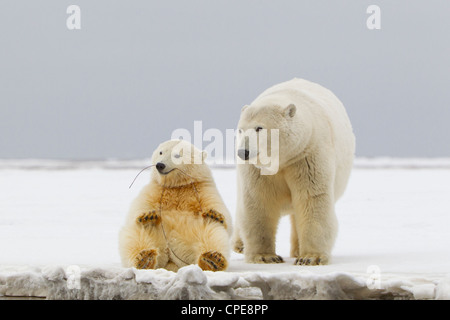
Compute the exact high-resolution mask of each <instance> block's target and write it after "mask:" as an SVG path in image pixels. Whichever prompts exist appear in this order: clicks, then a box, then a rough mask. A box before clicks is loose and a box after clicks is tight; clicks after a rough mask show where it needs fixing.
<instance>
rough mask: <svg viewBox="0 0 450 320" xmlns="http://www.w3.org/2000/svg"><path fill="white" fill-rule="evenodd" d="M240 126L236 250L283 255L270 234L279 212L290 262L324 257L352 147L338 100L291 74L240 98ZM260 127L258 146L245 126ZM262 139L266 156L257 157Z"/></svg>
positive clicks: (259, 257) (266, 259)
mask: <svg viewBox="0 0 450 320" xmlns="http://www.w3.org/2000/svg"><path fill="white" fill-rule="evenodd" d="M238 129H239V133H238V137H237V146H236V148H237V154H238V156H239V158H240V159H242V161H241V162H243V163H240V164H238V165H237V176H238V178H237V191H238V193H237V210H236V227H235V233H234V235H233V247H234V250H235V251H236V252H244V254H245V259H246V261H247V262H251V263H279V262H283V259H282V258H281V257H280V256H278V255H277V254H276V252H275V236H276V230H277V225H278V222H279V219H280V216H281V215H283V214H289V215H290V218H291V226H292V227H291V256H292V257H295V258H297V259H296V260H295V263H296V264H299V265H317V264H327V263H328V262H329V259H330V254H331V250H332V247H333V245H334V242H335V238H336V234H337V229H338V227H337V219H336V215H335V211H334V206H335V202H336V201H337V200H338V199H339V197H341V195H342V194H343V193H344V190H345V188H346V185H347V182H348V179H349V176H350V172H351V169H352V165H353V158H354V152H355V137H354V135H353V130H352V126H351V124H350V120H349V118H348V116H347V113H346V111H345V109H344V106H343V105H342V103H341V102H340V101H339V99H338V98H337V97H336V96H335V95H334V94H333V93H332V92H331V91H329V90H327V89H325V88H324V87H322V86H320V85H318V84H316V83H312V82H310V81H307V80H303V79H293V80H290V81H287V82H283V83H280V84H277V85H275V86H273V87H271V88H269V89H267V90H265V91H264V92H263V93H261V94H260V95H259V96H258V97H257V98H256V99H255V100H254V101H253V102H252V103H251V104H250V105H248V106H244V107H243V108H242V111H241V116H240V119H239V123H238ZM263 129H266V130H263ZM272 129H276V130H272ZM265 131H267V132H268V133H266V135H265V137H266V138H265V139H266V140H267V143H266V144H264V143H263V144H256V146H255V143H253V144H250V143H249V136H250V135H249V134H244V133H248V132H256V136H257V138H258V139H260V140H263V139H261V136H260V134H262V133H263V132H265ZM271 132H274V133H273V134H271ZM275 133H276V135H275ZM273 137H276V138H277V141H272V140H271V139H273ZM259 142H261V141H259ZM259 142H258V143H259ZM273 142H277V143H273ZM264 145H265V146H266V147H267V148H268V150H269V151H268V153H270V157H271V158H273V159H274V161H272V163H268V162H267V161H266V162H265V163H263V162H262V161H260V159H259V157H260V155H261V152H262V151H264V150H260V149H259V148H260V146H264ZM275 156H276V157H275ZM252 160H253V161H252ZM274 163H275V165H274Z"/></svg>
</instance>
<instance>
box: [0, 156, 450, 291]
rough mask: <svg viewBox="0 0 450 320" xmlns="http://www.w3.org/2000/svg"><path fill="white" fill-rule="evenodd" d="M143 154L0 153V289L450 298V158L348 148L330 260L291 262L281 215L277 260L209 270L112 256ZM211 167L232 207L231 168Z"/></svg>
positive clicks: (239, 259) (236, 257)
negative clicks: (350, 157)
mask: <svg viewBox="0 0 450 320" xmlns="http://www.w3.org/2000/svg"><path fill="white" fill-rule="evenodd" d="M145 165H146V163H145V161H128V162H121V161H108V162H82V163H79V162H64V161H62V162H58V161H36V160H25V161H6V160H2V161H0V298H1V296H2V295H3V296H41V297H47V298H50V299H62V298H92V299H93V298H101V299H109V298H122V299H138V298H144V299H147V298H151V299H174V298H181V299H187V298H190V299H196V298H197V299H234V298H240V299H242V298H251V299H261V298H264V299H302V298H306V299H311V298H313V299H320V298H325V299H342V298H360V299H361V298H396V297H397V298H416V299H435V298H438V299H450V232H449V231H450V230H449V229H450V182H449V181H450V160H449V159H437V160H426V159H425V160H424V159H422V160H421V159H403V160H398V159H397V160H395V159H357V161H356V162H355V169H354V171H353V173H352V177H351V180H350V184H349V186H348V189H347V192H346V194H345V195H344V197H343V198H342V199H341V200H340V201H339V202H338V204H337V208H336V210H337V215H338V219H339V226H340V227H339V235H338V239H337V242H336V245H335V248H334V251H333V258H332V261H331V264H330V265H327V266H314V267H312V266H294V265H293V262H294V259H293V258H289V231H290V226H289V219H288V218H287V217H284V218H283V219H282V220H281V222H280V226H279V231H278V238H277V253H278V254H280V255H281V256H283V258H284V259H285V263H283V264H273V265H254V264H247V263H245V262H244V259H243V256H242V255H240V254H236V253H233V254H232V258H231V261H230V266H229V269H228V270H227V271H226V272H220V273H212V272H203V271H201V270H200V269H199V268H198V267H196V266H188V267H185V268H183V269H181V270H180V271H179V272H178V273H173V272H169V271H165V270H135V269H126V268H121V266H120V259H119V255H118V249H117V248H118V240H117V235H118V230H119V228H120V227H121V225H122V223H123V221H124V218H125V214H126V212H127V210H128V206H129V204H130V202H131V200H132V199H133V198H134V197H135V196H136V195H137V193H138V192H139V190H140V188H141V187H142V186H143V185H144V184H145V183H146V182H147V180H148V178H149V172H144V173H142V174H141V175H140V176H139V178H138V179H137V181H136V182H135V184H134V185H133V187H132V188H131V189H129V188H128V187H129V185H130V183H131V181H132V180H133V178H134V177H135V175H136V174H137V173H138V172H139V168H142V167H144V166H145ZM213 174H214V177H215V179H216V184H217V186H218V188H219V191H220V193H221V195H222V196H223V198H224V200H225V202H226V204H227V206H228V207H229V209H230V212H232V214H233V213H234V208H235V203H236V192H235V190H236V189H235V170H234V169H233V168H214V169H213ZM78 279H81V280H80V281H79V282H78ZM74 283H75V284H74Z"/></svg>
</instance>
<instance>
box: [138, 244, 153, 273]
mask: <svg viewBox="0 0 450 320" xmlns="http://www.w3.org/2000/svg"><path fill="white" fill-rule="evenodd" d="M156 255H157V253H156V250H153V249H150V250H142V251H141V252H139V254H138V255H137V256H136V258H135V259H134V266H135V267H136V269H154V268H155V265H156Z"/></svg>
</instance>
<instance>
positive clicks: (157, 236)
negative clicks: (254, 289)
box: [119, 140, 232, 271]
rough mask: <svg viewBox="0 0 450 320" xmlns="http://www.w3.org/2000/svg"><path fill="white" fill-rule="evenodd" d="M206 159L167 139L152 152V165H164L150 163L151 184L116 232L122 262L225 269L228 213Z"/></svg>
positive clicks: (126, 264) (138, 198) (170, 268)
mask: <svg viewBox="0 0 450 320" xmlns="http://www.w3.org/2000/svg"><path fill="white" fill-rule="evenodd" d="M196 157H197V158H196ZM205 157H206V153H205V152H202V151H200V150H198V149H196V148H194V147H193V146H192V145H191V144H190V143H188V142H185V141H180V140H170V141H166V142H164V143H162V144H161V145H159V147H158V148H157V149H156V150H155V151H154V153H153V156H152V164H154V165H156V164H157V163H163V164H164V165H165V169H164V170H162V172H159V171H158V170H157V169H156V166H154V167H152V172H151V180H150V183H149V184H148V185H146V186H145V187H144V188H143V189H142V191H141V192H140V194H139V195H138V197H137V198H136V199H135V200H134V201H133V203H132V204H131V208H130V210H129V213H128V216H127V218H126V222H125V225H124V226H123V228H122V229H121V231H120V235H119V250H120V256H121V259H122V264H123V266H125V267H136V268H147V269H149V268H152V269H156V268H166V269H168V270H172V271H176V270H177V269H178V268H180V267H182V266H185V265H186V264H199V266H200V267H202V268H203V269H204V270H212V271H218V270H224V269H225V268H226V267H227V259H228V258H229V252H230V248H229V239H230V236H231V228H232V223H231V217H230V214H229V212H228V210H227V208H226V206H225V204H224V202H223V201H222V198H221V196H220V195H219V192H218V191H217V188H216V185H215V183H214V180H213V177H212V174H211V171H210V169H209V167H208V165H207V164H205V163H204V160H205ZM194 158H195V159H194ZM198 159H200V161H198ZM194 160H196V161H195V163H194ZM180 162H184V163H180ZM211 210H212V211H211ZM152 212H153V213H152ZM146 218H147V219H146ZM164 233H165V235H164Z"/></svg>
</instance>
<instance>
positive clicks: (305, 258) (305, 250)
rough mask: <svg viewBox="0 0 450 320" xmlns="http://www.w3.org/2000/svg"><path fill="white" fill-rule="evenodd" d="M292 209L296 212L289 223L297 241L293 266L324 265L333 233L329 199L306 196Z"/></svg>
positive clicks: (331, 208) (333, 236)
mask: <svg viewBox="0 0 450 320" xmlns="http://www.w3.org/2000/svg"><path fill="white" fill-rule="evenodd" d="M294 207H295V209H296V210H297V212H296V213H295V216H294V219H293V220H294V222H295V226H296V229H297V233H298V239H299V240H298V241H299V255H298V257H297V260H296V261H295V264H298V265H318V264H327V263H328V260H329V257H330V254H331V249H332V247H333V245H334V241H335V238H336V233H337V219H336V215H335V213H334V202H333V200H332V197H331V196H330V195H329V194H327V193H324V194H319V195H317V196H309V197H307V198H306V199H305V200H304V201H303V202H302V203H297V205H295V204H294Z"/></svg>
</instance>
